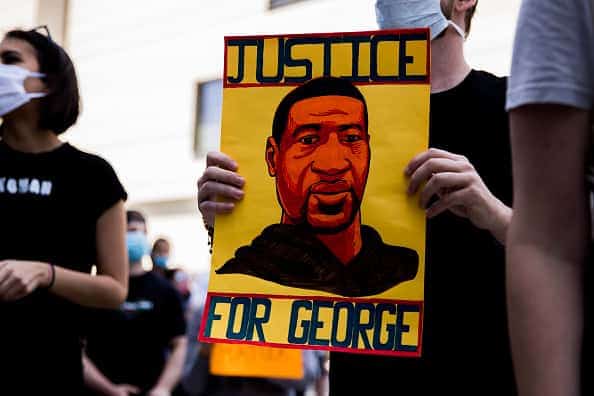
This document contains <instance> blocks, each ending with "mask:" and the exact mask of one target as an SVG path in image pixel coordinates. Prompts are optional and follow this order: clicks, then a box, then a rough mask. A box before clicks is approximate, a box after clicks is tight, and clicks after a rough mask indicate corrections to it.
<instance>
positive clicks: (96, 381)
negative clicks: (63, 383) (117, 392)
mask: <svg viewBox="0 0 594 396" xmlns="http://www.w3.org/2000/svg"><path fill="white" fill-rule="evenodd" d="M83 369H84V381H85V385H86V386H87V387H88V388H90V389H92V390H93V391H94V392H95V393H98V394H100V395H110V394H112V393H113V388H114V386H115V385H114V384H113V383H112V382H111V381H110V380H109V379H108V378H107V377H106V376H104V375H103V373H101V371H99V369H98V368H97V367H96V366H95V364H93V362H92V361H91V360H90V359H89V358H88V357H87V356H86V355H83Z"/></svg>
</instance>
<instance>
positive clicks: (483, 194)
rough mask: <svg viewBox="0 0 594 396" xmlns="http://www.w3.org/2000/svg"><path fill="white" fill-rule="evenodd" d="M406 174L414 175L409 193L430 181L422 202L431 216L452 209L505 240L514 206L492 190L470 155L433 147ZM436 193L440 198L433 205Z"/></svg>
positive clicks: (422, 192) (413, 192) (416, 159)
mask: <svg viewBox="0 0 594 396" xmlns="http://www.w3.org/2000/svg"><path fill="white" fill-rule="evenodd" d="M404 173H405V174H406V176H408V177H409V178H410V184H409V186H408V190H407V193H408V194H409V195H412V194H415V193H416V192H417V191H418V190H419V189H420V188H421V184H422V183H424V182H426V183H427V184H425V186H424V187H423V188H422V191H421V199H420V205H421V207H422V208H424V209H427V217H428V218H433V217H435V216H437V215H439V214H440V213H443V212H445V211H446V210H449V211H451V212H452V213H454V214H455V215H457V216H460V217H465V218H468V219H469V220H470V221H472V223H473V224H474V225H475V226H476V227H478V228H482V229H485V230H488V231H490V232H491V233H492V234H493V236H495V237H496V238H497V239H498V240H499V241H500V242H503V241H504V240H505V230H507V225H508V224H509V220H510V218H511V209H510V208H508V207H507V206H505V205H504V204H503V203H502V202H501V201H500V200H498V199H497V198H496V197H495V196H494V195H493V194H492V193H491V191H489V189H488V188H487V186H486V185H485V183H484V182H483V180H482V179H481V177H480V176H479V174H478V173H477V171H476V170H475V169H474V166H473V165H472V164H471V163H470V161H468V159H467V158H466V157H464V156H462V155H457V154H453V153H450V152H448V151H445V150H439V149H435V148H431V149H429V150H427V151H425V152H423V153H421V154H419V155H417V156H416V157H414V158H413V159H412V160H411V161H410V162H409V164H408V166H407V167H406V169H405V172H404ZM434 196H436V197H438V199H437V200H436V201H435V202H433V203H432V204H431V205H429V204H430V202H431V200H432V198H433V197H434Z"/></svg>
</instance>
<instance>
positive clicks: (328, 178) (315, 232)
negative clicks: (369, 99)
mask: <svg viewBox="0 0 594 396" xmlns="http://www.w3.org/2000/svg"><path fill="white" fill-rule="evenodd" d="M369 129H370V126H369V118H368V112H367V103H366V101H365V98H364V97H363V95H362V93H361V92H360V91H359V89H358V88H357V87H355V86H354V85H353V84H352V83H350V82H349V81H347V80H345V79H340V78H335V77H322V78H317V79H314V80H311V81H309V82H307V83H305V84H303V85H301V86H299V87H297V88H295V89H293V90H292V91H291V92H289V93H288V94H287V95H286V96H285V97H284V98H283V99H282V101H281V102H280V104H279V105H278V107H277V109H276V111H275V114H274V120H273V125H272V136H270V137H269V138H268V139H267V142H266V150H265V161H266V166H267V168H268V173H269V175H270V176H271V177H273V178H274V179H275V185H276V195H277V200H278V203H279V205H280V209H281V218H280V223H279V224H273V225H270V226H268V227H266V228H265V229H264V230H263V231H262V233H261V234H260V235H259V236H257V237H256V238H255V239H254V240H253V241H252V243H251V244H250V245H248V246H242V247H240V248H239V249H237V251H236V252H235V255H234V257H233V258H231V259H230V260H228V261H227V262H226V263H225V264H224V265H223V266H221V267H220V268H219V269H217V271H216V272H217V274H221V275H222V274H245V275H250V276H255V277H258V278H261V279H265V280H267V281H271V282H275V283H278V284H281V285H285V286H290V287H298V288H302V289H311V290H320V291H325V292H329V293H333V294H338V295H341V296H349V297H359V296H370V295H374V294H379V293H382V292H384V291H386V290H388V289H390V288H392V287H394V286H396V285H398V284H400V283H402V282H405V281H408V280H412V279H414V278H415V276H416V274H417V271H418V267H419V256H418V254H417V252H416V251H414V250H412V249H409V248H406V247H401V246H392V245H388V244H386V243H384V242H383V240H382V238H381V236H380V235H379V233H378V232H377V231H376V230H375V229H374V228H372V227H371V226H369V225H364V224H362V214H361V203H362V201H363V196H364V192H365V186H366V184H367V178H368V175H369V167H370V161H371V152H372V149H371V137H370V133H369Z"/></svg>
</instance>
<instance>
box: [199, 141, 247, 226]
mask: <svg viewBox="0 0 594 396" xmlns="http://www.w3.org/2000/svg"><path fill="white" fill-rule="evenodd" d="M236 171H237V163H236V162H235V161H234V160H233V159H231V158H230V157H229V156H227V155H225V154H223V153H220V152H210V153H208V155H207V156H206V169H205V171H204V173H203V174H202V176H201V177H200V179H198V183H197V184H198V209H199V210H200V213H202V216H203V217H204V220H205V221H206V223H207V224H208V225H209V226H211V227H212V225H213V224H214V217H215V214H217V213H229V212H231V211H232V210H233V208H234V207H235V204H234V203H233V202H219V201H217V197H222V198H224V199H226V200H230V201H234V202H236V201H239V200H240V199H241V198H243V190H242V188H243V186H244V184H245V180H244V179H243V177H241V176H239V174H237V173H236Z"/></svg>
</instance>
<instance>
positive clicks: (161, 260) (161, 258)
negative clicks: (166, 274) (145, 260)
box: [153, 256, 169, 268]
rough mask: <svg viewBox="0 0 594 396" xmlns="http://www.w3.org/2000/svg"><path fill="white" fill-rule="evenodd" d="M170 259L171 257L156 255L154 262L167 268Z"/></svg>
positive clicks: (160, 266)
mask: <svg viewBox="0 0 594 396" xmlns="http://www.w3.org/2000/svg"><path fill="white" fill-rule="evenodd" d="M168 261H169V257H167V256H154V257H153V263H155V265H156V266H157V267H159V268H167V262H168Z"/></svg>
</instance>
